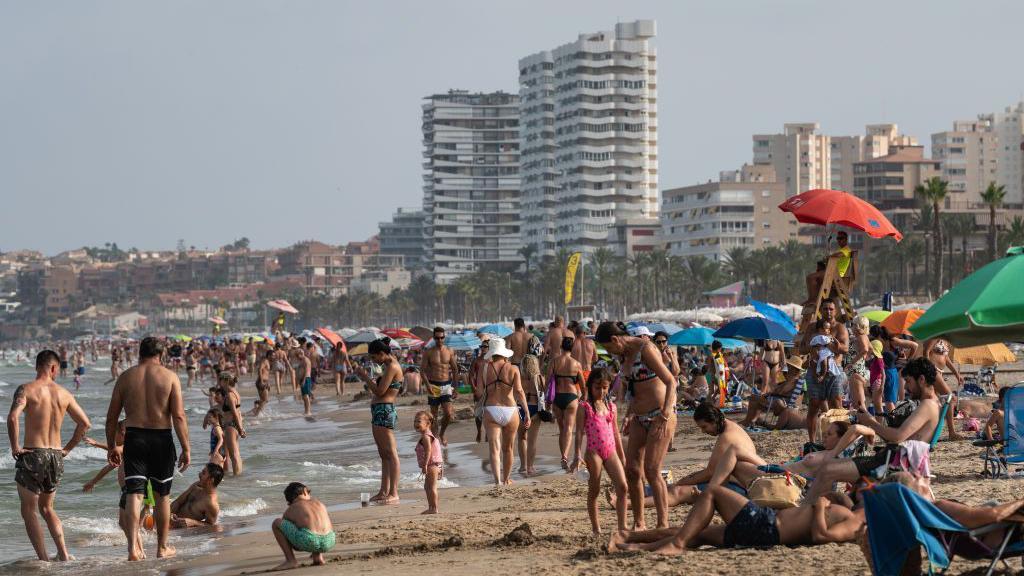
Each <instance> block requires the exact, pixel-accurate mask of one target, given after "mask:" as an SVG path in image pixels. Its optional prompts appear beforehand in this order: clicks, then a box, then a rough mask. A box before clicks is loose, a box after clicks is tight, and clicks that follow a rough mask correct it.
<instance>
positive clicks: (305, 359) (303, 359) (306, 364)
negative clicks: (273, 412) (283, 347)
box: [295, 342, 315, 416]
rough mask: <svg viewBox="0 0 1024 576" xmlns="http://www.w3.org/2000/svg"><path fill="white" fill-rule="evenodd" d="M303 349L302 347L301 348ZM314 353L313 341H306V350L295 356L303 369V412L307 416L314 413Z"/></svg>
mask: <svg viewBox="0 0 1024 576" xmlns="http://www.w3.org/2000/svg"><path fill="white" fill-rule="evenodd" d="M299 350H301V349H299ZM312 354H313V343H312V342H306V351H305V352H297V353H296V354H295V357H296V358H297V359H298V364H299V369H300V370H301V371H302V407H303V408H304V409H305V411H304V412H303V414H304V415H305V416H312V415H313V407H312V402H313V386H314V385H315V382H314V381H313V360H312V359H311V356H312Z"/></svg>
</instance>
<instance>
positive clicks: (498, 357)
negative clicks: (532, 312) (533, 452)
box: [478, 338, 530, 486]
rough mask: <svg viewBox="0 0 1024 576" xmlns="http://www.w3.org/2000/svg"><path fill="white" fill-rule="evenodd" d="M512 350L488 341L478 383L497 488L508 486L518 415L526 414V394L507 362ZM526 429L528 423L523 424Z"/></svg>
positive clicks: (499, 340) (500, 341)
mask: <svg viewBox="0 0 1024 576" xmlns="http://www.w3.org/2000/svg"><path fill="white" fill-rule="evenodd" d="M511 357H512V350H510V349H509V348H508V347H507V346H506V345H505V339H504V338H491V339H490V341H489V346H488V350H487V354H486V358H487V360H488V362H486V363H485V364H484V366H483V368H482V373H481V374H480V375H479V376H478V381H479V382H482V383H483V399H482V401H483V422H484V428H485V429H486V431H487V442H488V444H489V445H490V449H491V472H492V473H493V474H494V483H495V484H496V485H498V486H501V485H507V484H511V483H512V480H511V478H510V476H511V474H512V444H513V443H514V442H515V440H516V432H517V431H518V430H519V424H520V417H519V414H520V411H519V409H518V408H517V405H518V406H519V407H521V408H522V413H523V414H528V413H529V410H530V409H529V406H527V404H526V394H525V393H524V392H523V386H522V383H521V381H520V378H519V370H518V369H516V367H515V366H513V365H512V363H511V362H509V358H511ZM522 424H523V426H524V427H526V428H527V429H529V428H530V420H529V419H525V420H522Z"/></svg>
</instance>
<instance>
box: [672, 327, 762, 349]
mask: <svg viewBox="0 0 1024 576" xmlns="http://www.w3.org/2000/svg"><path fill="white" fill-rule="evenodd" d="M715 340H716V338H715V336H714V330H712V329H711V328H705V327H703V326H695V327H693V328H687V329H686V330H680V331H679V332H676V333H675V334H673V335H671V336H669V337H668V343H669V345H670V346H711V343H712V342H714V341H715ZM717 340H718V341H719V342H721V343H722V347H723V348H727V349H732V348H742V347H744V346H746V342H743V341H742V340H734V339H732V338H717Z"/></svg>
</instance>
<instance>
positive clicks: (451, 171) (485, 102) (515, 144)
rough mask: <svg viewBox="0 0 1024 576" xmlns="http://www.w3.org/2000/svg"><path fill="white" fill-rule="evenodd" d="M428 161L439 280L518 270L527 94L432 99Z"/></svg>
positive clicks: (429, 244) (426, 189)
mask: <svg viewBox="0 0 1024 576" xmlns="http://www.w3.org/2000/svg"><path fill="white" fill-rule="evenodd" d="M423 157H424V159H425V160H424V162H423V168H424V174H423V212H424V223H423V236H424V249H423V263H424V266H425V267H426V269H427V270H428V271H429V273H430V274H431V275H432V276H433V278H434V280H435V281H436V282H442V283H446V282H450V281H452V280H454V279H456V278H458V277H459V276H462V275H464V274H469V273H472V272H474V271H476V270H498V271H512V270H514V269H516V268H518V267H519V266H520V264H521V263H522V260H523V258H522V256H521V255H520V253H519V248H520V246H521V243H520V218H521V216H520V202H519V198H520V193H519V96H517V95H514V94H506V93H504V92H490V93H474V94H471V93H469V92H467V91H465V90H449V91H448V92H447V93H446V94H434V95H431V96H427V97H426V102H425V103H424V104H423Z"/></svg>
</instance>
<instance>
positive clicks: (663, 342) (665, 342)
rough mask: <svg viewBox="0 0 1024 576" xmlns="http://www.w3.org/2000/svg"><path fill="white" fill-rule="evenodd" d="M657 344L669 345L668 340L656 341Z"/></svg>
mask: <svg viewBox="0 0 1024 576" xmlns="http://www.w3.org/2000/svg"><path fill="white" fill-rule="evenodd" d="M654 343H655V344H668V340H655V341H654Z"/></svg>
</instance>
